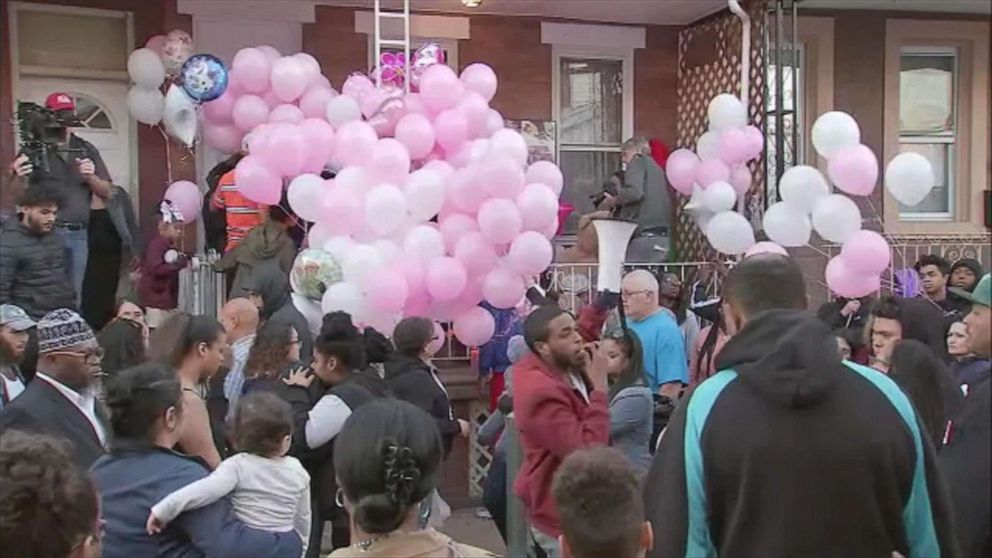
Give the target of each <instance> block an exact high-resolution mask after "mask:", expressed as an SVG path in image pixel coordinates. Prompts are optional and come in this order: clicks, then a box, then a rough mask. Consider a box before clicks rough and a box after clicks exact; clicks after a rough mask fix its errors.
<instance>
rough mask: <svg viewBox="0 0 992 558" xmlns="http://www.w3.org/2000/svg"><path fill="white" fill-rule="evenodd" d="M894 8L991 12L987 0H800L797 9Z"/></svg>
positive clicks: (895, 9)
mask: <svg viewBox="0 0 992 558" xmlns="http://www.w3.org/2000/svg"><path fill="white" fill-rule="evenodd" d="M808 8H825V9H832V10H894V11H906V12H952V13H968V14H990V13H992V2H989V0H801V1H800V2H799V9H800V11H801V10H804V9H808Z"/></svg>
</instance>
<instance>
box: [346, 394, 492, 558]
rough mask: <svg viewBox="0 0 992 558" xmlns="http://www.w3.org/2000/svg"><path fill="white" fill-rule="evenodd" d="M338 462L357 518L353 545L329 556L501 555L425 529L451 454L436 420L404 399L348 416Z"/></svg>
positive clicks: (471, 557) (374, 404)
mask: <svg viewBox="0 0 992 558" xmlns="http://www.w3.org/2000/svg"><path fill="white" fill-rule="evenodd" d="M337 443H338V444H339V445H340V446H341V447H345V448H348V451H346V452H341V453H340V454H339V455H338V456H337V458H336V459H335V462H334V469H335V472H336V473H337V477H338V482H339V483H340V486H341V488H340V489H339V492H338V499H339V500H341V502H342V504H343V505H344V507H345V508H346V509H347V510H348V514H349V515H350V517H351V540H352V544H351V546H349V547H347V548H340V549H338V550H335V551H334V552H332V553H331V555H330V557H329V558H352V557H355V558H357V557H369V556H389V557H394V558H434V557H438V558H442V557H443V558H488V557H491V556H493V554H491V553H489V552H487V551H485V550H482V549H479V548H475V547H472V546H467V545H463V544H459V543H456V542H454V541H452V540H451V539H450V538H448V537H447V536H445V535H443V534H441V533H439V532H437V531H435V530H433V529H430V528H427V529H420V517H419V510H420V507H421V506H420V504H421V502H423V501H424V500H426V499H428V498H430V496H431V493H432V492H433V491H434V489H435V488H436V486H437V481H438V473H439V472H440V469H441V460H442V458H443V456H444V449H443V446H442V444H441V434H440V432H439V431H438V429H437V425H436V422H435V421H434V419H432V418H431V417H430V415H428V414H427V413H425V412H424V411H422V410H420V409H418V408H417V407H415V406H413V405H412V404H410V403H407V402H405V401H399V400H396V399H379V400H376V401H373V402H371V403H368V404H366V405H363V406H362V407H361V408H359V409H357V410H356V411H355V412H353V413H352V414H351V416H350V417H348V420H347V421H345V423H344V427H343V428H342V429H341V433H340V434H338V437H337Z"/></svg>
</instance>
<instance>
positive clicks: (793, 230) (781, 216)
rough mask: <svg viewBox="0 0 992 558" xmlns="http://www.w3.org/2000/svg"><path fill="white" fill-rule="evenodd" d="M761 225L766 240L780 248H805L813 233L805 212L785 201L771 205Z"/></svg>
mask: <svg viewBox="0 0 992 558" xmlns="http://www.w3.org/2000/svg"><path fill="white" fill-rule="evenodd" d="M761 224H762V226H763V227H764V229H765V234H767V235H768V238H770V239H771V240H772V241H773V242H777V243H778V244H780V245H782V246H805V245H806V244H809V236H810V234H812V233H813V224H812V223H810V220H809V217H808V216H807V215H806V211H805V210H804V209H803V208H802V207H800V206H798V205H796V204H793V203H791V202H786V201H780V202H778V203H776V204H772V205H771V206H770V207H769V208H768V209H767V210H765V216H764V218H763V219H762V221H761Z"/></svg>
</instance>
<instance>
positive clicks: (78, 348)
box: [0, 308, 110, 469]
mask: <svg viewBox="0 0 992 558" xmlns="http://www.w3.org/2000/svg"><path fill="white" fill-rule="evenodd" d="M38 353H39V357H38V372H37V373H36V374H35V377H34V381H32V382H31V383H30V384H28V387H27V388H26V389H25V390H24V393H22V394H21V395H20V396H19V397H18V398H17V399H15V400H14V401H12V402H11V403H10V404H9V405H7V406H6V407H4V409H3V413H2V415H0V428H2V429H3V430H6V429H8V428H9V429H16V430H25V431H33V432H43V433H45V434H50V435H53V436H58V437H60V438H64V439H66V440H68V441H69V442H70V443H71V444H72V458H73V461H74V462H75V463H76V464H77V465H79V466H80V467H82V468H84V469H89V467H90V465H92V464H93V462H94V461H96V460H97V458H99V457H100V456H101V455H103V454H104V453H105V452H106V449H105V448H106V446H107V442H108V437H109V433H110V428H109V425H108V423H107V419H106V415H105V413H104V412H103V410H102V409H101V408H100V405H99V403H98V402H97V401H96V395H95V389H94V380H95V379H96V376H97V374H99V372H100V360H101V358H102V357H103V350H102V349H101V348H100V345H99V344H98V343H97V341H96V337H95V336H94V335H93V331H92V330H91V329H90V327H89V326H88V325H87V324H86V321H84V320H83V318H82V317H80V316H79V314H77V313H75V312H73V311H72V310H67V309H64V308H60V309H58V310H53V311H51V312H49V313H48V314H46V315H45V317H43V318H42V319H41V320H39V321H38Z"/></svg>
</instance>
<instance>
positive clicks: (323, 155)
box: [299, 118, 334, 174]
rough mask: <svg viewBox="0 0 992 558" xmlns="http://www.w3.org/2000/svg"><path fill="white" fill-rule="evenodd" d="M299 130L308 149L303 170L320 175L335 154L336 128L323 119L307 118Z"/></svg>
mask: <svg viewBox="0 0 992 558" xmlns="http://www.w3.org/2000/svg"><path fill="white" fill-rule="evenodd" d="M299 128H300V133H301V134H303V140H304V141H305V142H306V144H307V147H308V153H307V158H306V159H305V160H304V161H303V170H304V171H306V172H312V173H318V174H319V173H320V171H321V170H323V169H324V167H325V166H326V165H327V163H328V162H330V160H331V156H332V155H333V154H334V128H333V127H332V126H331V125H330V124H328V123H327V121H326V120H324V119H322V118H307V119H306V120H304V121H303V122H301V123H300V126H299Z"/></svg>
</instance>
